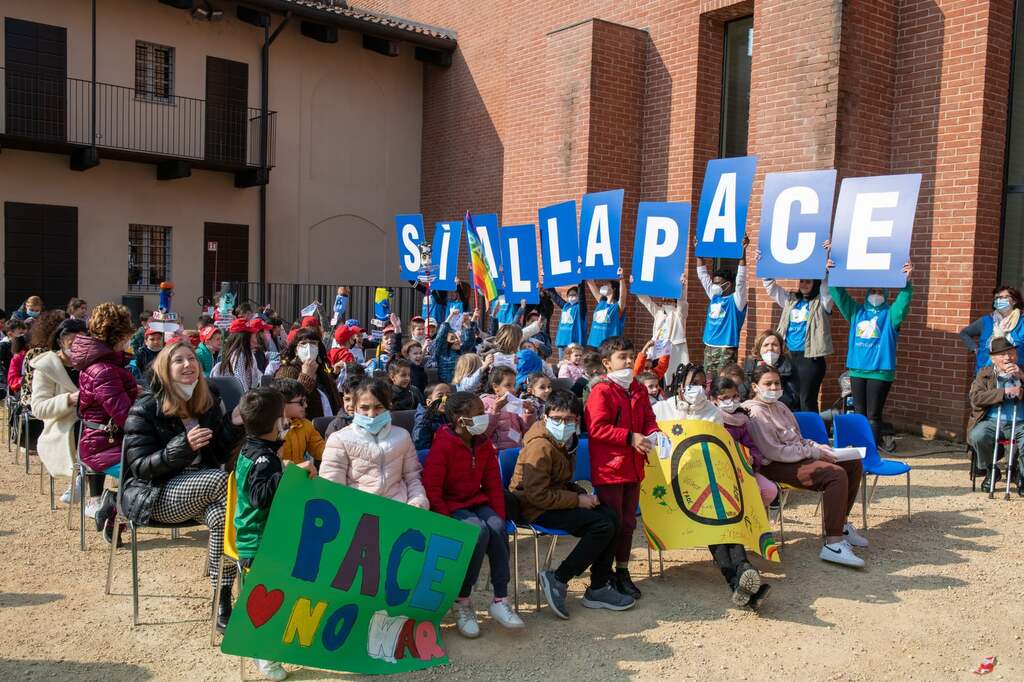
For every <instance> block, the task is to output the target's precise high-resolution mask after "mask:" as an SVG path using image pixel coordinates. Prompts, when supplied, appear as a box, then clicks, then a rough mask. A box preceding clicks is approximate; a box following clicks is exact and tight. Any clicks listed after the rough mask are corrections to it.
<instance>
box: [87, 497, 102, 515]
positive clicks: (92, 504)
mask: <svg viewBox="0 0 1024 682" xmlns="http://www.w3.org/2000/svg"><path fill="white" fill-rule="evenodd" d="M99 508H100V498H98V497H90V498H89V499H88V500H86V501H85V518H87V519H94V518H96V512H97V511H99Z"/></svg>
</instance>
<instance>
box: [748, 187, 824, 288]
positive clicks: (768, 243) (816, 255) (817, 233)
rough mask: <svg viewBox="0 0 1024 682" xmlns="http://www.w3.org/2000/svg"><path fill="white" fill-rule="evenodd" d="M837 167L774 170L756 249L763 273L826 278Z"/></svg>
mask: <svg viewBox="0 0 1024 682" xmlns="http://www.w3.org/2000/svg"><path fill="white" fill-rule="evenodd" d="M835 186H836V172H835V171H834V170H823V171H811V172H807V173H769V174H768V175H766V176H765V179H764V203H763V208H762V209H761V231H760V236H759V241H758V245H759V249H758V252H757V261H758V264H757V274H758V276H759V277H761V278H763V279H780V278H796V279H821V277H822V274H823V273H824V271H825V258H826V254H825V250H824V249H823V248H821V247H819V246H817V245H818V244H820V243H821V242H822V240H825V239H828V233H829V228H830V227H831V224H832V197H833V195H834V193H835Z"/></svg>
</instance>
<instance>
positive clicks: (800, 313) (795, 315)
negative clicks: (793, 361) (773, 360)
mask: <svg viewBox="0 0 1024 682" xmlns="http://www.w3.org/2000/svg"><path fill="white" fill-rule="evenodd" d="M810 307H811V304H810V302H808V301H807V300H805V299H800V300H799V301H797V302H796V305H794V306H793V309H792V310H791V311H789V325H788V326H787V327H786V348H788V349H789V350H794V351H799V352H801V353H802V352H803V351H804V344H805V343H806V342H807V316H808V314H809V309H810Z"/></svg>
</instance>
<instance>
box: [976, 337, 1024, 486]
mask: <svg viewBox="0 0 1024 682" xmlns="http://www.w3.org/2000/svg"><path fill="white" fill-rule="evenodd" d="M989 354H990V356H991V358H992V364H990V365H987V366H985V367H982V368H981V369H980V370H979V371H978V374H977V376H976V377H975V378H974V383H972V384H971V393H970V400H971V419H970V423H969V424H968V431H969V434H970V435H969V436H968V440H969V442H970V444H971V445H972V446H973V447H974V452H975V468H976V469H977V472H976V473H978V474H979V475H984V476H985V481H984V482H983V483H982V484H981V489H982V490H983V491H985V492H987V493H988V494H989V497H990V498H991V497H993V496H994V494H995V489H996V485H997V484H998V482H999V480H1000V478H1001V474H1000V471H999V467H998V466H997V464H996V461H997V459H999V449H1000V446H1001V445H1003V446H1005V448H1006V450H1007V453H1006V454H1007V467H1006V471H1007V481H1006V499H1009V497H1010V483H1011V481H1013V480H1016V482H1017V494H1018V495H1024V492H1022V490H1021V482H1022V481H1021V479H1022V476H1021V471H1019V470H1020V469H1021V466H1020V463H1021V457H1020V448H1021V443H1022V440H1024V428H1022V429H1021V431H1020V432H1018V430H1017V422H1018V416H1024V415H1021V414H1020V411H1021V408H1022V405H1021V400H1020V398H1021V396H1022V394H1024V389H1022V388H1021V384H1022V381H1024V372H1022V371H1021V368H1020V367H1019V366H1018V365H1017V363H1016V359H1017V349H1016V348H1015V347H1014V346H1013V344H1012V343H1010V342H1009V341H1007V340H1006V338H1004V337H998V338H994V339H992V342H991V349H990V351H989ZM1015 464H1016V465H1017V466H1016V470H1015V468H1014V465H1015Z"/></svg>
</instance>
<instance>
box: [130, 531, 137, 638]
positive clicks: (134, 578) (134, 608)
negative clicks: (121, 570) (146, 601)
mask: <svg viewBox="0 0 1024 682" xmlns="http://www.w3.org/2000/svg"><path fill="white" fill-rule="evenodd" d="M128 529H129V531H130V532H131V536H132V538H131V539H132V627H136V626H137V625H138V624H139V542H138V537H137V534H136V532H135V522H134V521H129V522H128Z"/></svg>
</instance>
